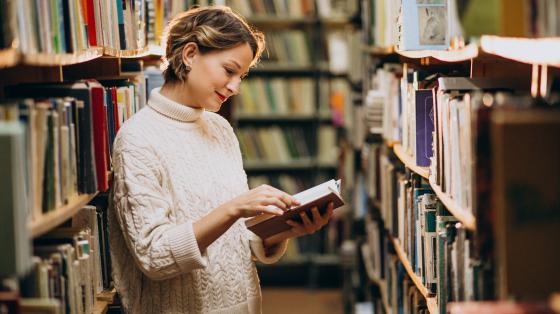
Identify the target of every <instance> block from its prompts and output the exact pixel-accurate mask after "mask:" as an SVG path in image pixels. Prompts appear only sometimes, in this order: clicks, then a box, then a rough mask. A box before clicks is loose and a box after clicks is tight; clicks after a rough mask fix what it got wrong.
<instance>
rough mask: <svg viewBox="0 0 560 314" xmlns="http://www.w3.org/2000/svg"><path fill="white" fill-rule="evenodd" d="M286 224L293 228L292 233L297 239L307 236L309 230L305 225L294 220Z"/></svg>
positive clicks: (287, 221)
mask: <svg viewBox="0 0 560 314" xmlns="http://www.w3.org/2000/svg"><path fill="white" fill-rule="evenodd" d="M286 223H287V224H288V225H290V226H291V227H292V232H293V233H294V235H295V236H296V237H299V236H302V235H304V234H307V230H305V228H304V227H303V225H301V224H299V223H297V222H295V221H293V220H286Z"/></svg>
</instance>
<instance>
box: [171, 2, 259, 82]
mask: <svg viewBox="0 0 560 314" xmlns="http://www.w3.org/2000/svg"><path fill="white" fill-rule="evenodd" d="M165 33H166V35H165V37H166V38H167V39H166V48H165V57H164V58H163V61H164V63H163V66H162V68H163V76H164V78H165V82H166V83H174V82H179V81H180V82H184V81H186V79H187V75H188V73H189V71H190V68H188V67H187V66H186V65H185V64H184V63H183V48H184V47H185V45H186V44H187V43H190V42H192V43H195V44H196V45H197V46H198V50H199V52H200V53H201V54H205V53H208V52H211V51H215V50H224V49H229V48H233V47H236V46H238V45H240V44H243V43H247V44H249V46H250V47H251V50H252V51H253V61H252V63H251V66H253V65H254V64H256V63H257V62H258V60H259V58H260V56H261V54H262V52H263V50H264V45H265V41H264V35H263V33H261V32H260V31H258V30H255V29H253V28H252V27H251V26H249V24H247V22H246V21H245V20H244V19H243V17H241V16H240V15H239V14H237V13H235V12H233V11H232V10H231V9H230V8H228V7H225V6H209V7H200V8H194V9H190V10H188V11H185V12H183V13H181V14H178V15H177V16H176V17H175V18H173V19H172V20H171V21H170V22H169V25H168V26H167V28H166V31H165Z"/></svg>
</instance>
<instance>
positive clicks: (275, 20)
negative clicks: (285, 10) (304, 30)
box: [247, 15, 317, 27]
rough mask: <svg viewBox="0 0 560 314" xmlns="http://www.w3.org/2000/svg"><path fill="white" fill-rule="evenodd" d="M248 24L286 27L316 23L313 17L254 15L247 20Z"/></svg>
mask: <svg viewBox="0 0 560 314" xmlns="http://www.w3.org/2000/svg"><path fill="white" fill-rule="evenodd" d="M247 21H248V22H249V24H253V25H257V26H261V27H286V26H294V25H302V24H303V25H305V24H307V25H311V24H315V23H317V19H316V18H314V17H293V16H278V15H254V16H251V17H249V18H248V19H247Z"/></svg>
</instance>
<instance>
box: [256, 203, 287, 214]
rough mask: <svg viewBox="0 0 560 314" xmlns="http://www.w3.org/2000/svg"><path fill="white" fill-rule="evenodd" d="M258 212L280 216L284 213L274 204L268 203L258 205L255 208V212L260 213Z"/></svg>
mask: <svg viewBox="0 0 560 314" xmlns="http://www.w3.org/2000/svg"><path fill="white" fill-rule="evenodd" d="M260 213H262V214H272V215H275V216H280V215H282V214H284V211H283V210H281V209H280V208H278V207H276V206H273V205H268V206H259V207H258V208H257V212H256V214H260Z"/></svg>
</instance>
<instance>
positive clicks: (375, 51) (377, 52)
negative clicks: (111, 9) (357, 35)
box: [362, 46, 395, 56]
mask: <svg viewBox="0 0 560 314" xmlns="http://www.w3.org/2000/svg"><path fill="white" fill-rule="evenodd" d="M362 51H364V52H367V53H369V54H371V55H373V56H388V55H391V54H394V53H395V47H377V46H362Z"/></svg>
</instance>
